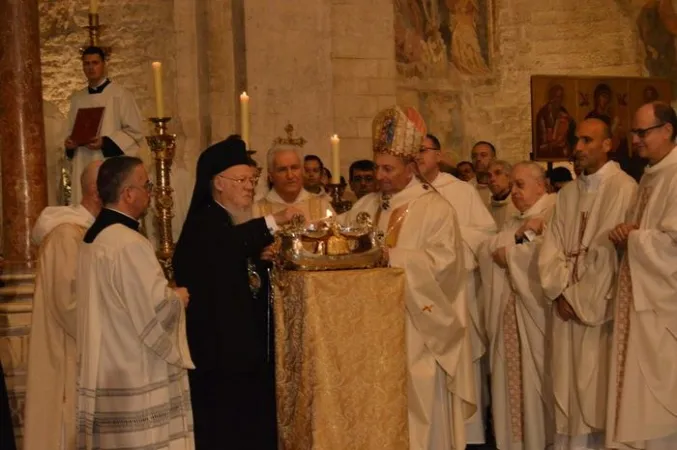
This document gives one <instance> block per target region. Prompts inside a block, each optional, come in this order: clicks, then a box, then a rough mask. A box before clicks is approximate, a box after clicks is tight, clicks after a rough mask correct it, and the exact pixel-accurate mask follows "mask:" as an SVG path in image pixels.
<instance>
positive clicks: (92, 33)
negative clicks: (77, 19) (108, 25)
mask: <svg viewBox="0 0 677 450" xmlns="http://www.w3.org/2000/svg"><path fill="white" fill-rule="evenodd" d="M88 18H89V20H88V24H87V26H84V27H82V28H84V29H85V30H87V33H88V34H89V41H88V42H87V45H85V46H84V47H81V48H80V53H82V52H84V51H85V49H86V48H87V47H99V48H101V50H103V53H104V54H105V55H106V57H108V56H110V54H111V53H112V51H113V49H112V48H111V47H110V46H102V45H101V42H100V40H99V37H100V36H101V30H102V29H103V28H104V25H101V24H100V23H99V14H98V13H95V14H92V13H89V14H88Z"/></svg>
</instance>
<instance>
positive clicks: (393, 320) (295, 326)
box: [274, 269, 409, 450]
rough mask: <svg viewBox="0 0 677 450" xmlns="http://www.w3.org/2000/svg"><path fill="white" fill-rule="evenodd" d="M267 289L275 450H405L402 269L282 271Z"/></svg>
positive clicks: (403, 279) (405, 415)
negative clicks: (270, 292) (278, 282)
mask: <svg viewBox="0 0 677 450" xmlns="http://www.w3.org/2000/svg"><path fill="white" fill-rule="evenodd" d="M280 278H281V279H282V283H283V285H284V287H282V288H281V287H279V286H278V287H276V288H275V306H274V310H275V342H276V344H275V351H276V355H275V363H276V369H275V371H276V379H277V408H278V410H277V416H278V419H277V420H278V425H279V429H278V433H279V435H280V442H281V446H280V448H281V450H310V449H317V450H351V449H354V450H372V449H379V450H386V449H387V450H399V449H402V450H406V449H408V448H409V433H408V423H407V357H406V341H405V314H406V312H405V304H404V288H405V277H404V272H403V271H402V270H401V269H369V270H344V271H328V272H304V271H298V272H293V271H289V272H284V274H283V275H282V276H281V277H280Z"/></svg>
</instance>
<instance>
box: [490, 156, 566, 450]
mask: <svg viewBox="0 0 677 450" xmlns="http://www.w3.org/2000/svg"><path fill="white" fill-rule="evenodd" d="M511 177H512V179H513V189H512V194H511V196H512V200H513V202H514V203H515V207H516V208H517V210H518V211H519V215H517V216H513V217H512V218H510V219H509V220H508V221H507V222H506V223H505V224H504V226H503V229H502V230H501V231H500V232H499V233H498V234H497V235H496V236H494V237H493V238H491V239H490V240H488V241H486V242H485V243H484V244H483V245H482V246H481V248H480V257H479V261H480V271H481V275H482V287H483V290H484V295H485V300H484V301H485V305H486V306H485V312H486V317H485V320H486V325H487V333H488V335H489V360H490V367H491V398H492V414H493V418H494V432H495V436H496V444H497V447H498V448H499V449H500V450H532V449H538V450H544V449H547V448H548V447H547V445H549V444H551V443H552V422H553V418H552V412H551V404H550V402H549V400H550V395H549V392H548V387H549V384H548V382H547V374H546V373H545V360H546V339H547V334H548V325H547V324H548V318H549V314H550V308H549V305H548V304H547V303H546V302H544V301H543V291H542V290H541V287H540V278H539V274H538V267H537V265H536V263H537V260H538V253H539V250H540V247H541V242H542V234H543V231H544V230H545V228H546V225H547V223H548V220H549V219H550V216H551V215H552V210H553V207H554V203H555V196H554V195H550V194H548V193H547V192H546V176H545V171H544V170H543V168H542V167H541V166H539V165H538V164H537V163H535V162H530V161H529V162H521V163H517V164H516V165H515V166H514V167H513V171H512V173H511Z"/></svg>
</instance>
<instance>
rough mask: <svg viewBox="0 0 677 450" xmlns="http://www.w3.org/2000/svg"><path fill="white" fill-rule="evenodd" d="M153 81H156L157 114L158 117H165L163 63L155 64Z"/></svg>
mask: <svg viewBox="0 0 677 450" xmlns="http://www.w3.org/2000/svg"><path fill="white" fill-rule="evenodd" d="M153 79H154V81H155V113H156V114H157V117H164V116H165V101H164V98H163V96H162V63H160V62H158V61H155V62H154V63H153Z"/></svg>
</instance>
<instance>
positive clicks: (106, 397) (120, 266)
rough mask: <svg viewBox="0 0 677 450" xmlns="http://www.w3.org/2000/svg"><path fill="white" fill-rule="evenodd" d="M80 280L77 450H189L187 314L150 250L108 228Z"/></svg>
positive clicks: (87, 252) (87, 256)
mask: <svg viewBox="0 0 677 450" xmlns="http://www.w3.org/2000/svg"><path fill="white" fill-rule="evenodd" d="M77 275H78V278H77V281H76V293H77V309H78V336H77V348H78V358H79V361H78V362H79V367H78V368H79V385H78V421H79V428H78V449H82V450H114V449H142V448H143V449H146V448H148V449H150V448H152V449H157V450H192V449H193V448H194V442H193V418H192V411H191V404H190V394H189V388H188V374H187V371H186V369H191V368H193V367H194V366H193V362H192V361H191V358H190V353H189V350H188V342H187V340H186V324H185V312H184V308H183V304H182V302H181V300H180V299H179V297H178V296H177V294H176V293H175V291H174V290H173V289H171V288H170V287H168V285H167V280H166V279H165V277H164V275H163V273H162V269H161V267H160V264H159V263H158V261H157V258H156V256H155V252H154V250H153V246H152V245H151V243H150V242H149V241H148V240H147V239H145V238H144V237H143V236H142V235H141V234H139V233H138V232H136V231H134V230H132V229H130V228H127V227H125V226H124V225H121V224H114V225H110V226H108V227H107V228H105V229H104V230H103V231H101V232H100V233H99V235H98V236H96V238H95V239H94V242H92V243H91V244H86V243H83V244H82V247H81V250H80V262H79V265H78V272H77Z"/></svg>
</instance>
